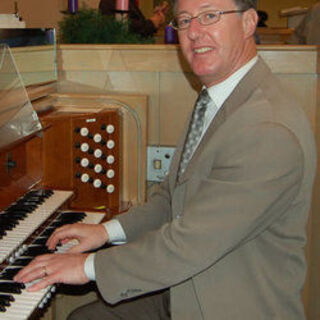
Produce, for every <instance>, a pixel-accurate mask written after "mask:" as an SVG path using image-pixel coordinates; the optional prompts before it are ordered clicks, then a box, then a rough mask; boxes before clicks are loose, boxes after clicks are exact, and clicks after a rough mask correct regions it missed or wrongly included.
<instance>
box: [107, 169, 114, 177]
mask: <svg viewBox="0 0 320 320" xmlns="http://www.w3.org/2000/svg"><path fill="white" fill-rule="evenodd" d="M114 175H115V172H114V170H112V169H109V170H108V171H107V177H108V178H109V179H112V178H113V177H114Z"/></svg>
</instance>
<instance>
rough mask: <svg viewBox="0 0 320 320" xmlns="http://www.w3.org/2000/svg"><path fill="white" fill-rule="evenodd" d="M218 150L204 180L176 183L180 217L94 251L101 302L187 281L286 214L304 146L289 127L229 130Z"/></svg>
mask: <svg viewBox="0 0 320 320" xmlns="http://www.w3.org/2000/svg"><path fill="white" fill-rule="evenodd" d="M218 151H219V152H217V150H215V151H213V152H212V157H213V160H212V166H211V168H210V169H209V170H208V174H207V175H206V176H202V177H191V178H192V179H194V180H193V181H192V183H189V182H188V181H186V182H185V183H184V184H183V185H181V186H177V188H184V189H183V194H184V197H185V199H188V200H187V201H186V200H183V199H181V201H184V209H183V212H182V217H181V218H179V219H173V220H172V221H168V222H166V223H164V224H163V225H161V223H160V224H159V227H158V228H157V227H156V225H154V229H153V230H151V229H152V228H150V231H149V232H147V233H146V234H145V235H143V236H142V237H139V238H137V239H136V240H135V241H132V242H130V243H128V244H127V245H125V246H122V247H116V248H111V249H110V250H105V251H101V252H98V253H97V255H96V257H95V270H96V276H97V277H96V279H97V285H98V288H99V290H100V292H101V294H102V296H103V298H104V299H105V300H106V301H108V302H110V303H116V302H118V301H120V300H123V299H127V298H131V297H135V296H139V295H142V294H145V293H148V292H153V291H156V290H160V289H163V288H168V287H170V286H173V285H176V284H179V283H181V282H183V281H185V280H187V279H190V278H191V277H193V276H195V275H197V274H199V273H201V272H202V271H204V270H206V269H207V268H209V267H212V266H214V264H216V263H219V260H220V259H222V258H223V257H224V256H225V255H228V254H229V253H230V252H232V251H234V250H237V248H239V246H242V245H244V244H245V243H246V242H247V241H250V239H252V238H254V237H257V236H259V234H260V233H262V232H263V231H264V230H266V229H267V228H268V227H270V226H271V225H272V224H273V223H274V222H275V221H276V220H277V219H279V218H280V217H281V216H282V215H283V214H284V213H285V212H286V209H287V208H288V206H289V205H290V203H291V202H292V201H293V200H294V198H295V197H296V196H297V194H298V192H299V188H300V185H301V181H302V176H303V154H302V149H301V147H300V145H299V143H298V140H297V138H296V137H295V135H294V134H293V133H292V132H291V131H290V130H289V129H287V128H286V127H284V126H282V125H279V124H273V123H266V124H262V125H261V124H260V125H256V126H248V127H245V128H240V129H238V130H236V129H235V132H233V133H232V135H230V136H229V137H225V139H224V141H222V143H221V148H219V150H218ZM191 178H190V179H191ZM158 200H159V201H162V200H161V198H158ZM168 201H169V200H168ZM168 204H169V203H166V205H165V206H167V205H168ZM144 208H146V209H147V207H144ZM159 208H160V204H159ZM143 210H144V209H143ZM145 214H146V213H145V212H142V215H145ZM133 218H134V217H132V219H133Z"/></svg>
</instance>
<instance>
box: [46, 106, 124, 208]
mask: <svg viewBox="0 0 320 320" xmlns="http://www.w3.org/2000/svg"><path fill="white" fill-rule="evenodd" d="M42 123H43V124H44V125H45V126H49V127H51V129H49V130H47V131H46V132H45V133H44V154H45V159H44V178H43V181H44V184H45V185H46V186H47V187H50V188H54V189H61V188H62V189H65V190H73V192H74V198H73V199H72V201H71V206H72V207H74V208H90V209H102V210H104V209H105V210H107V211H108V212H110V213H117V212H118V210H119V203H120V181H121V179H120V166H121V157H120V150H121V145H120V141H121V140H120V137H121V121H120V115H119V111H118V110H116V109H113V110H112V109H105V110H102V111H100V112H97V113H95V112H92V113H73V112H71V113H69V112H67V113H66V112H54V113H52V114H50V115H48V116H46V117H44V118H43V119H42Z"/></svg>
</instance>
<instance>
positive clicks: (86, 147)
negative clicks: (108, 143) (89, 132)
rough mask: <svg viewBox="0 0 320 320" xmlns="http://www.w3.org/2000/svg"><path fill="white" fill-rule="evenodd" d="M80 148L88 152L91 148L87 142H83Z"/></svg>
mask: <svg viewBox="0 0 320 320" xmlns="http://www.w3.org/2000/svg"><path fill="white" fill-rule="evenodd" d="M80 150H81V151H82V152H88V150H89V144H88V143H86V142H84V143H81V146H80Z"/></svg>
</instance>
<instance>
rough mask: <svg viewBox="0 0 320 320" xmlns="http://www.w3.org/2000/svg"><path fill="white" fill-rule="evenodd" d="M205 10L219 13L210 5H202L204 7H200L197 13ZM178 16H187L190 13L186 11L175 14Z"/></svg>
mask: <svg viewBox="0 0 320 320" xmlns="http://www.w3.org/2000/svg"><path fill="white" fill-rule="evenodd" d="M206 10H215V11H220V10H219V9H217V8H213V7H212V5H211V4H204V5H202V6H201V7H200V11H199V12H203V11H206ZM180 14H188V15H191V13H190V12H188V11H186V10H183V11H180V12H177V15H180Z"/></svg>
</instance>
